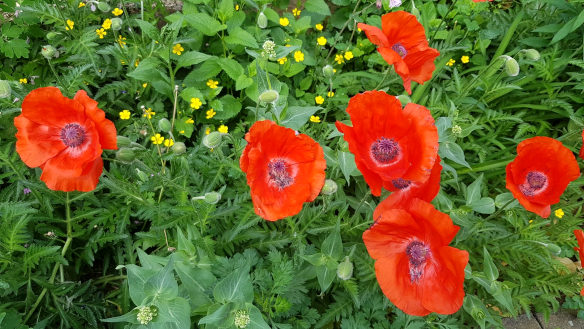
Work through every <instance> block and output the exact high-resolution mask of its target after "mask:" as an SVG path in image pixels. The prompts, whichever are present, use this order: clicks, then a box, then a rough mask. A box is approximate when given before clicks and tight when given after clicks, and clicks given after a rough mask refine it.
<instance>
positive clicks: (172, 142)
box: [164, 138, 174, 147]
mask: <svg viewBox="0 0 584 329" xmlns="http://www.w3.org/2000/svg"><path fill="white" fill-rule="evenodd" d="M173 145H174V141H173V140H172V138H169V139H166V140H164V146H166V147H171V146H173Z"/></svg>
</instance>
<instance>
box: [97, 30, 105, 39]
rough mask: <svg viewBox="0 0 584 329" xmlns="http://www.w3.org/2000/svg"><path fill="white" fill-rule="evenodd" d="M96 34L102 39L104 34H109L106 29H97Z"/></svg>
mask: <svg viewBox="0 0 584 329" xmlns="http://www.w3.org/2000/svg"><path fill="white" fill-rule="evenodd" d="M95 34H97V35H99V38H100V39H103V36H104V35H106V34H107V32H106V31H105V30H104V29H97V30H95Z"/></svg>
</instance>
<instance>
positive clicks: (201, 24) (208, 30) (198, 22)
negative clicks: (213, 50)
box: [184, 13, 227, 36]
mask: <svg viewBox="0 0 584 329" xmlns="http://www.w3.org/2000/svg"><path fill="white" fill-rule="evenodd" d="M184 18H185V20H186V21H187V23H188V24H190V25H191V26H192V27H194V28H195V29H197V30H199V31H200V32H201V33H203V34H204V35H208V36H212V35H215V33H217V32H219V31H222V30H225V29H226V28H227V25H225V24H221V23H220V22H219V21H218V20H216V19H214V18H213V17H211V16H209V15H207V14H205V13H194V14H188V15H185V16H184Z"/></svg>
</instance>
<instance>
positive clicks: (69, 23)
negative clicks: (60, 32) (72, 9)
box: [65, 19, 75, 31]
mask: <svg viewBox="0 0 584 329" xmlns="http://www.w3.org/2000/svg"><path fill="white" fill-rule="evenodd" d="M73 26H75V22H73V21H72V20H70V19H68V20H67V27H66V28H65V30H67V31H69V30H73Z"/></svg>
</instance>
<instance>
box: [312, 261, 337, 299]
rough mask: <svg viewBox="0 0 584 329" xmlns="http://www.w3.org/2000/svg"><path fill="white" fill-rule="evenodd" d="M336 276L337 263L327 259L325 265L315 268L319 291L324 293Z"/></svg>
mask: <svg viewBox="0 0 584 329" xmlns="http://www.w3.org/2000/svg"><path fill="white" fill-rule="evenodd" d="M336 276H337V262H335V261H334V260H332V259H329V260H328V261H327V263H326V265H322V266H317V267H316V279H317V280H318V285H319V286H320V290H321V291H322V292H325V291H326V290H327V289H328V288H329V287H330V285H331V283H332V282H333V280H334V279H335V277H336Z"/></svg>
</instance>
